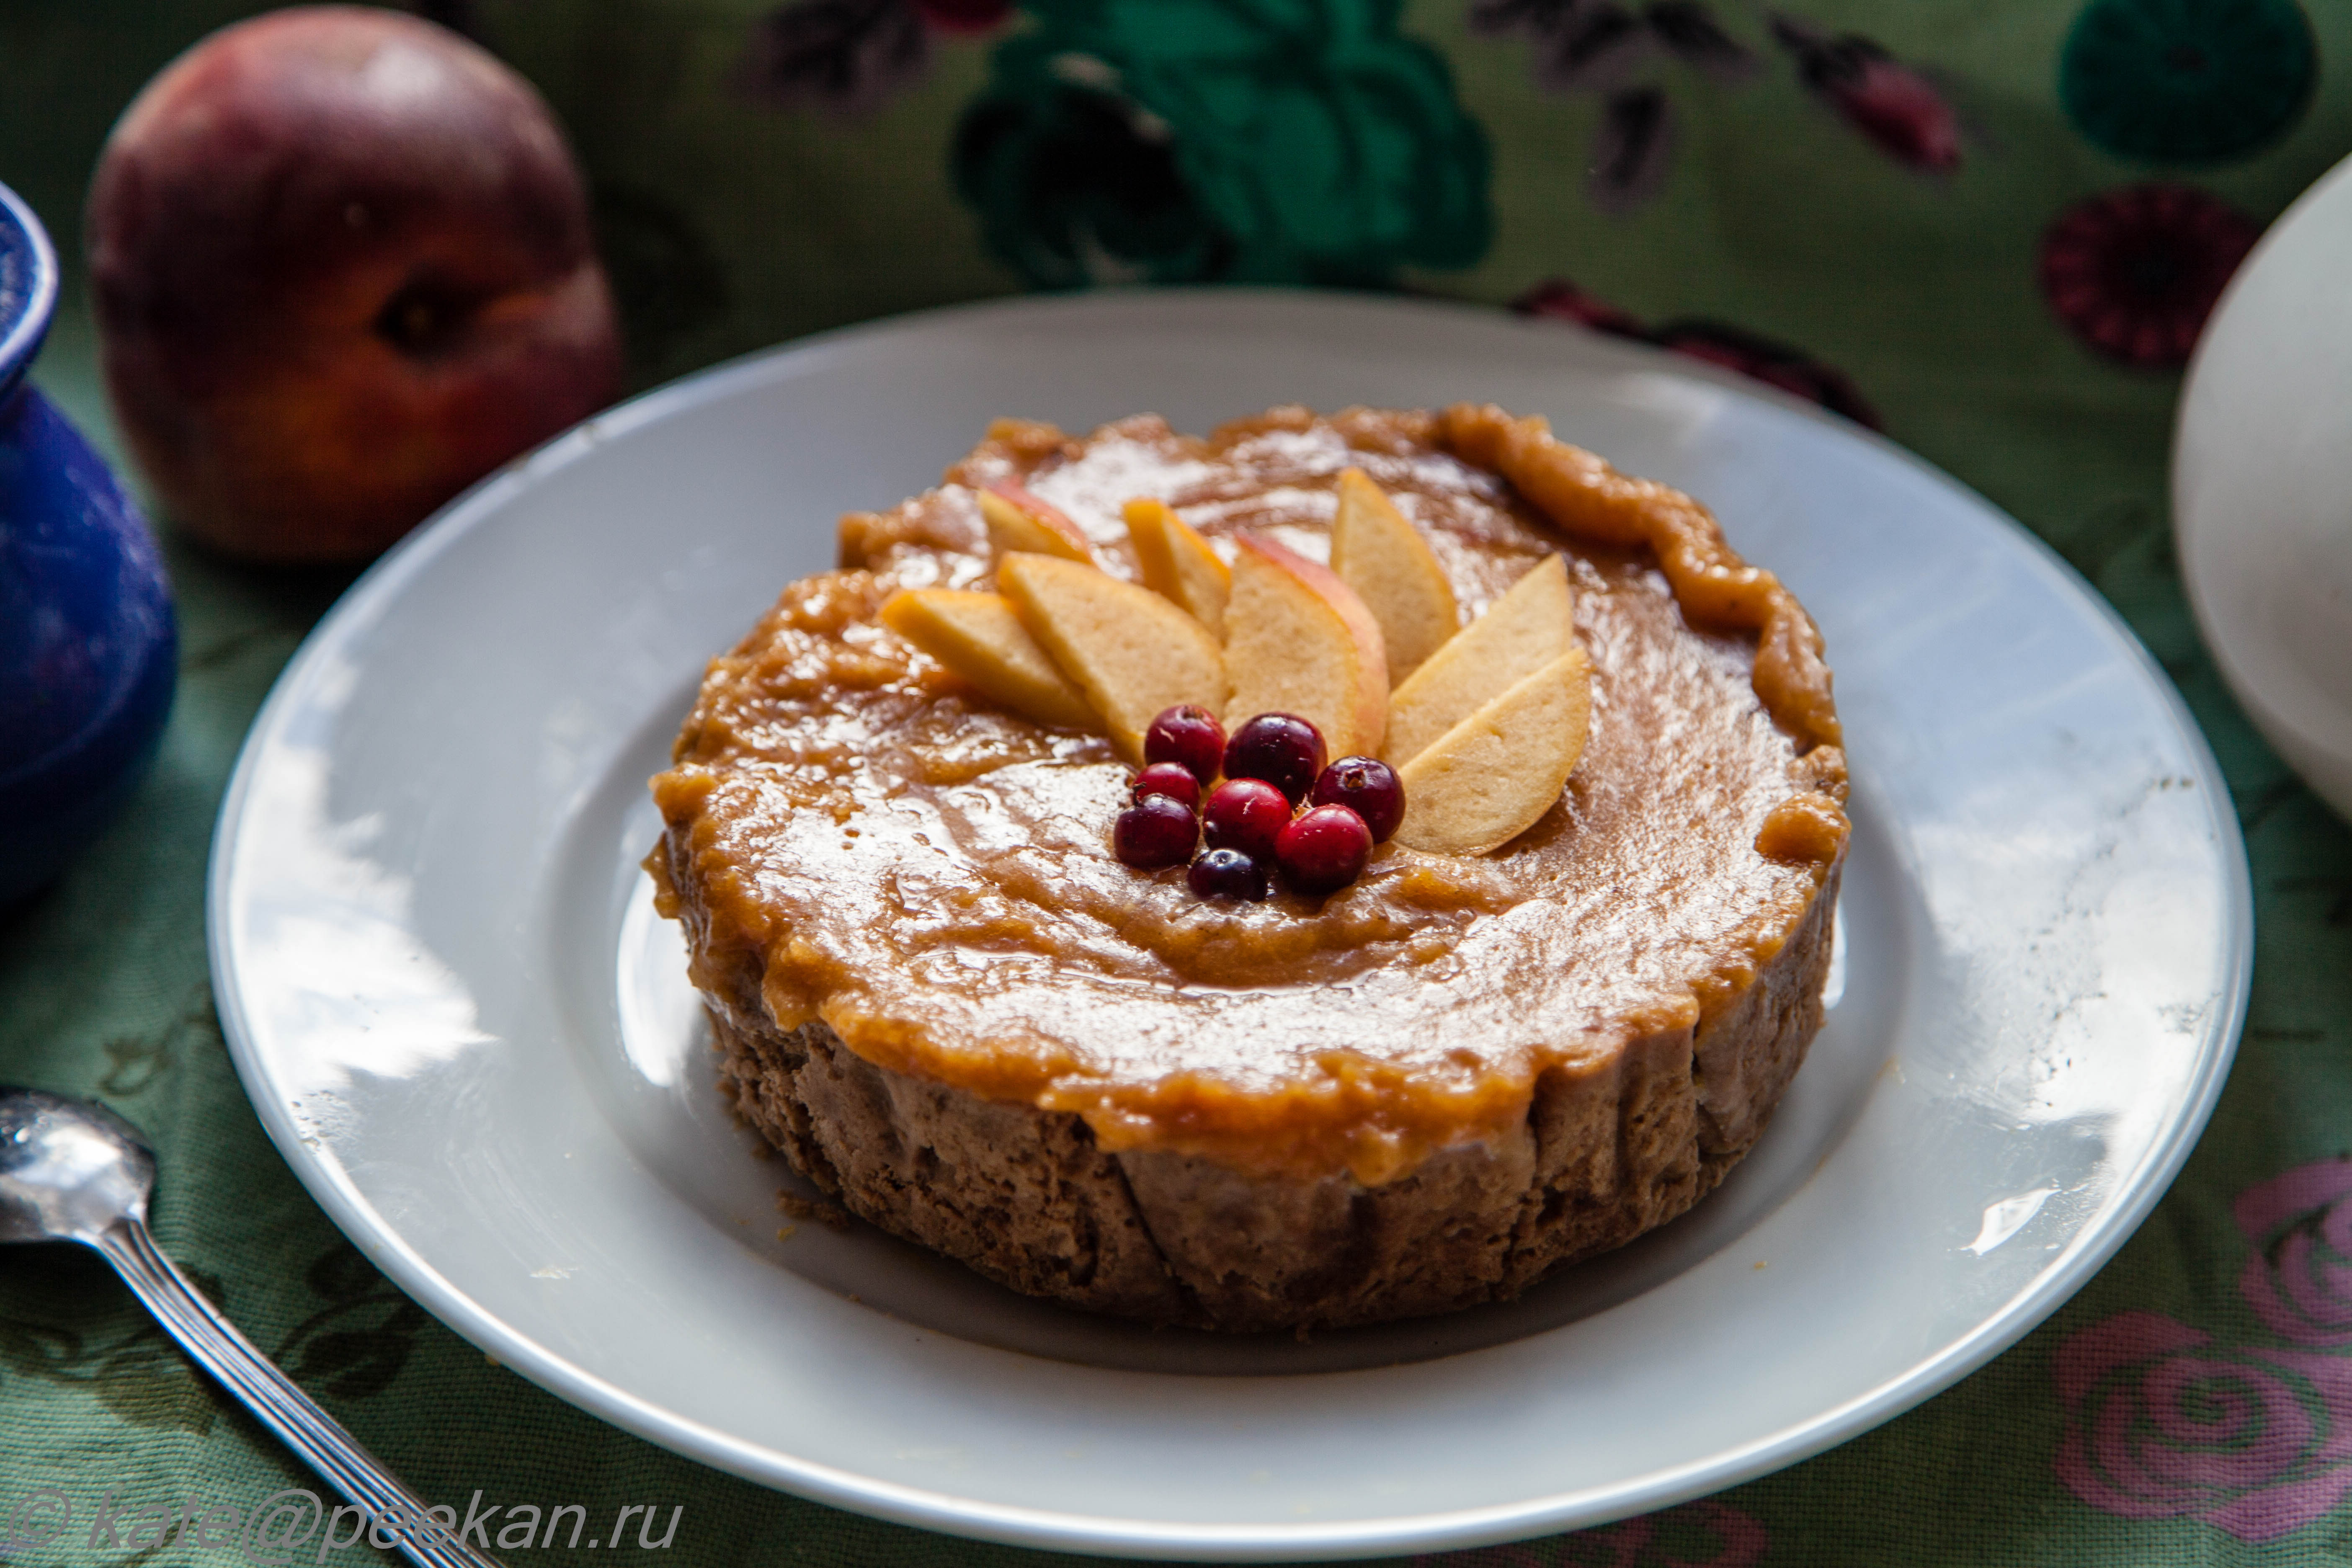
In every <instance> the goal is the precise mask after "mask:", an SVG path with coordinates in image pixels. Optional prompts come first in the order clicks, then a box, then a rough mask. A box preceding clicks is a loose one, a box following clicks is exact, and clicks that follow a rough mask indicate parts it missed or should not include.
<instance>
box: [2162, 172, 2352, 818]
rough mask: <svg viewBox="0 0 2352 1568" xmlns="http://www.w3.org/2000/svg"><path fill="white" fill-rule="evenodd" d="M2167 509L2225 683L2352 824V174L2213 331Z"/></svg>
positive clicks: (2263, 259) (2248, 275) (2290, 212)
mask: <svg viewBox="0 0 2352 1568" xmlns="http://www.w3.org/2000/svg"><path fill="white" fill-rule="evenodd" d="M2172 506H2173V518H2174V522H2175V534H2176V537H2177V539H2178V542H2179V551H2180V566H2181V574H2182V575H2183V576H2184V577H2185V578H2186V579H2187V581H2188V584H2189V604H2190V605H2192V606H2193V607H2194V608H2195V610H2196V613H2197V624H2198V626H2199V628H2200V630H2202V631H2203V632H2204V634H2205V641H2206V645H2207V646H2208V647H2210V648H2211V649H2212V650H2213V661H2214V663H2215V664H2217V665H2219V666H2220V667H2221V675H2222V679H2225V680H2227V681H2228V682H2229V685H2230V689H2231V691H2232V692H2234V693H2235V694H2236V695H2237V698H2238V700H2239V702H2240V703H2242V705H2243V706H2244V707H2245V710H2246V711H2247V713H2248V715H2249V716H2250V717H2252V720H2253V721H2254V722H2255V724H2256V725H2257V726H2259V727H2260V728H2261V730H2262V731H2263V734H2264V735H2265V736H2266V737H2268V738H2269V740H2270V742H2271V744H2272V745H2273V746H2275V747H2277V748H2278V752H2279V755H2281V756H2283V757H2284V758H2285V759H2286V761H2287V763H2288V764H2289V765H2290V766H2292V767H2293V768H2294V770H2295V771H2296V772H2297V773H2301V774H2302V775H2303V776H2304V777H2305V779H2306V780H2308V781H2309V782H2310V784H2311V787H2312V788H2314V789H2315V790H2317V791H2318V792H2319V793H2320V795H2322V796H2323V797H2325V798H2326V800H2327V801H2328V802H2329V803H2330V804H2331V805H2334V806H2335V807H2336V810H2337V811H2339V812H2341V813H2343V814H2344V815H2345V816H2347V817H2352V160H2347V162H2345V163H2339V164H2337V165H2336V169H2335V170H2334V172H2333V173H2331V174H2328V175H2327V176H2326V178H2325V179H2323V180H2321V181H2320V182H2319V183H2318V184H2315V185H2314V186H2312V187H2311V189H2310V190H2308V191H2306V192H2305V193H2304V194H2303V195H2302V197H2301V198H2300V199H2298V200H2297V201H2296V202H2295V204H2294V205H2293V206H2292V207H2290V208H2288V209H2287V211H2286V214H2285V216H2283V217H2281V218H2280V219H2279V221H2278V222H2277V223H2275V224H2273V226H2271V231H2270V232H2269V233H2268V234H2267V235H2265V236H2263V242H2262V244H2261V245H2260V246H2258V247H2255V250H2254V253H2253V254H2252V256H2251V257H2249V258H2247V260H2246V263H2245V265H2244V266H2243V267H2242V268H2240V269H2239V271H2238V275H2237V277H2236V278H2234V279H2231V283H2230V289H2229V292H2228V293H2226V294H2225V295H2223V296H2222V299H2221V305H2220V306H2219V308H2217V309H2216V310H2215V311H2214V313H2213V320H2212V321H2210V323H2208V325H2207V326H2206V329H2205V335H2204V337H2203V338H2202V339H2201V340H2200V342H2199V343H2198V345H2197V357H2196V360H2195V362H2194V363H2192V364H2191V365H2190V366H2189V383H2188V385H2187V386H2186V387H2185V388H2184V389H2183V391H2182V393H2181V397H2180V413H2179V429H2178V431H2177V433H2176V437H2175V440H2174V443H2173V455H2172Z"/></svg>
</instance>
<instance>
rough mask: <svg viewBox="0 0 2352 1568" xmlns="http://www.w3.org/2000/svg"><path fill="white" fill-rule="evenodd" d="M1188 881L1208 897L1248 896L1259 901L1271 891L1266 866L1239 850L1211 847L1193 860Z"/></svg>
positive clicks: (1187, 883) (1247, 897)
mask: <svg viewBox="0 0 2352 1568" xmlns="http://www.w3.org/2000/svg"><path fill="white" fill-rule="evenodd" d="M1184 881H1185V884H1186V885H1187V886H1188V887H1190V888H1191V889H1192V890H1193V891H1194V892H1196V893H1198V894H1200V895H1201V897H1202V898H1204V899H1247V900H1250V902H1252V903H1255V902H1256V901H1257V900H1260V899H1263V898H1264V897H1265V895H1266V893H1267V892H1268V891H1269V890H1270V889H1268V887H1267V885H1266V879H1265V865H1264V864H1263V863H1261V862H1259V861H1256V860H1253V859H1251V858H1249V857H1248V856H1246V855H1244V854H1243V853H1242V852H1241V851H1240V850H1238V849H1212V850H1210V851H1209V852H1208V853H1207V854H1205V855H1203V856H1202V857H1201V858H1199V859H1198V860H1195V861H1193V862H1192V869H1191V870H1189V871H1187V872H1185V873H1184Z"/></svg>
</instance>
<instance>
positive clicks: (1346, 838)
mask: <svg viewBox="0 0 2352 1568" xmlns="http://www.w3.org/2000/svg"><path fill="white" fill-rule="evenodd" d="M1371 853H1372V830H1371V829H1370V828H1369V827H1366V826H1364V819H1363V818H1362V817H1360V816H1357V815H1356V814H1355V813H1354V812H1353V811H1350V810H1349V808H1348V807H1346V806H1344V805H1318V806H1317V807H1316V808H1315V809H1314V810H1312V811H1310V812H1308V813H1307V814H1306V815H1305V816H1301V817H1300V818H1299V819H1298V820H1297V821H1296V822H1294V823H1292V824H1291V825H1290V826H1287V827H1286V828H1284V829H1283V830H1282V837H1279V838H1277V839H1276V840H1275V841H1274V858H1275V863H1276V865H1278V866H1280V867H1281V868H1282V879H1283V880H1284V881H1286V882H1287V883H1289V884H1290V885H1291V887H1292V888H1294V889H1297V891H1299V892H1302V893H1330V892H1337V891H1338V890H1339V889H1341V888H1344V887H1346V886H1347V885H1348V884H1349V883H1350V882H1352V881H1354V880H1355V879H1356V878H1357V876H1358V875H1359V874H1360V873H1361V872H1362V870H1363V868H1364V862H1365V860H1366V859H1368V858H1370V855H1371Z"/></svg>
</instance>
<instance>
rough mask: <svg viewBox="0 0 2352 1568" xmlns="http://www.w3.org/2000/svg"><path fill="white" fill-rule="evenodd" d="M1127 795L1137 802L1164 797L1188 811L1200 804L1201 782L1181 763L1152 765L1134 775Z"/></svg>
mask: <svg viewBox="0 0 2352 1568" xmlns="http://www.w3.org/2000/svg"><path fill="white" fill-rule="evenodd" d="M1129 794H1130V795H1133V796H1134V797H1135V798H1136V799H1137V800H1141V799H1142V798H1143V797H1144V796H1145V795H1166V796H1167V797H1168V798H1169V799H1170V800H1172V801H1174V802H1176V803H1177V804H1178V805H1181V806H1182V807H1183V808H1184V809H1185V810H1187V811H1190V810H1192V808H1193V807H1194V806H1196V805H1200V804H1201V781H1200V780H1199V779H1196V778H1194V777H1193V776H1192V769H1190V768H1188V767H1186V766H1184V764H1183V763H1152V764H1151V765H1150V767H1148V768H1146V769H1144V770H1143V771H1142V772H1141V773H1138V774H1136V775H1135V786H1134V788H1133V789H1131V790H1130V791H1129Z"/></svg>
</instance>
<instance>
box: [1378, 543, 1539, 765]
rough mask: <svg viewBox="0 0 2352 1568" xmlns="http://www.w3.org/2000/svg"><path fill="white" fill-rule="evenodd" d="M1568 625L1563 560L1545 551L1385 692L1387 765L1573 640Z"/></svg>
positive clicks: (1405, 758) (1405, 759)
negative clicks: (1503, 591)
mask: <svg viewBox="0 0 2352 1568" xmlns="http://www.w3.org/2000/svg"><path fill="white" fill-rule="evenodd" d="M1575 631H1576V600H1575V597H1574V596H1573V595H1571V594H1570V592H1569V588H1568V563H1567V561H1566V560H1565V559H1564V558H1562V557H1560V556H1558V555H1549V556H1546V557H1545V558H1544V559H1543V560H1541V561H1539V562H1538V563H1536V564H1535V566H1534V567H1533V568H1532V569H1530V570H1529V571H1528V573H1527V574H1525V575H1523V576H1521V577H1520V579H1519V580H1518V581H1517V582H1516V583H1514V584H1511V589H1510V592H1508V593H1507V594H1505V595H1503V596H1502V597H1501V598H1499V599H1497V600H1496V601H1495V602H1494V603H1493V604H1491V605H1487V606H1486V614H1485V615H1483V616H1479V617H1478V618H1477V619H1476V620H1475V621H1473V622H1471V623H1470V624H1469V625H1468V626H1465V627H1463V628H1462V630H1461V631H1460V632H1459V633H1457V634H1456V635H1455V636H1454V639H1453V640H1452V641H1450V642H1448V643H1447V644H1446V645H1445V646H1444V647H1442V648H1439V649H1438V650H1437V652H1435V653H1434V654H1432V655H1431V656H1430V658H1429V662H1428V663H1426V664H1424V665H1423V666H1422V667H1421V668H1419V669H1416V670H1414V671H1413V672H1412V675H1411V676H1410V677H1408V678H1407V679H1406V680H1405V682H1404V684H1403V685H1402V686H1400V687H1398V688H1397V689H1395V690H1394V691H1392V692H1391V693H1389V731H1388V742H1387V748H1386V750H1384V751H1383V752H1381V756H1382V758H1383V759H1385V760H1386V761H1387V762H1388V763H1389V765H1390V766H1391V767H1394V766H1397V765H1399V764H1401V763H1409V762H1411V761H1412V759H1413V758H1414V757H1416V756H1418V755H1420V753H1421V751H1422V749H1423V747H1425V746H1427V745H1428V744H1430V742H1433V741H1435V740H1436V739H1437V738H1438V737H1439V736H1440V735H1443V734H1444V733H1445V731H1448V730H1451V729H1452V728H1454V725H1456V724H1459V723H1460V722H1462V721H1463V720H1465V719H1466V718H1468V717H1469V716H1470V715H1471V714H1472V713H1475V712H1476V711H1477V710H1479V709H1481V708H1483V707H1485V706H1486V704H1487V703H1489V702H1491V701H1493V700H1495V699H1496V698H1497V697H1500V696H1501V695H1502V694H1503V693H1504V692H1506V691H1507V690H1509V689H1511V688H1512V687H1514V686H1516V685H1517V684H1518V683H1519V682H1520V681H1522V680H1524V679H1527V678H1528V676H1530V675H1532V674H1534V673H1535V672H1536V671H1537V670H1538V669H1541V668H1544V667H1545V666H1546V665H1548V664H1549V663H1551V662H1552V661H1553V660H1554V659H1556V658H1559V656H1560V655H1562V654H1564V653H1566V652H1568V650H1569V649H1570V648H1572V647H1575V646H1576V637H1575Z"/></svg>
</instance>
